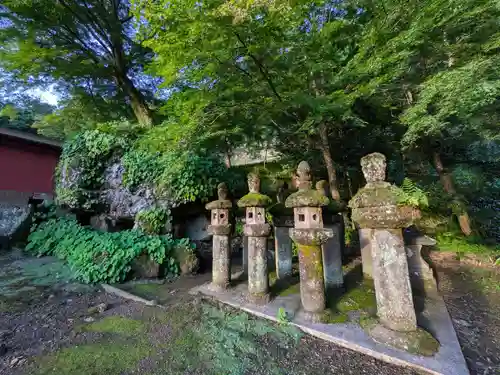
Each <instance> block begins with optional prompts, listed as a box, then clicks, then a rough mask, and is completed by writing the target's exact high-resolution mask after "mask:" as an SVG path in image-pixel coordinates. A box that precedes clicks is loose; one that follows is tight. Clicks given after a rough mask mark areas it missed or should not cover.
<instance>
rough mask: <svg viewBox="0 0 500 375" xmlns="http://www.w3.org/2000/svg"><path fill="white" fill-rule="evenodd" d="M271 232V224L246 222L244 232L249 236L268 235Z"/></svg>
mask: <svg viewBox="0 0 500 375" xmlns="http://www.w3.org/2000/svg"><path fill="white" fill-rule="evenodd" d="M270 232H271V226H270V225H269V224H266V223H264V224H245V225H244V226H243V234H244V235H245V236H247V237H267V236H269V233H270Z"/></svg>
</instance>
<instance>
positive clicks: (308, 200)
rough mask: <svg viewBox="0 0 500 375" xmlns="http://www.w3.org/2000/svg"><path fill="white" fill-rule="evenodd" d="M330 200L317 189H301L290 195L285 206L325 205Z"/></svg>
mask: <svg viewBox="0 0 500 375" xmlns="http://www.w3.org/2000/svg"><path fill="white" fill-rule="evenodd" d="M329 202H330V200H329V199H328V198H327V197H325V196H324V195H323V194H321V192H319V191H317V190H299V191H297V192H296V193H293V194H292V195H290V196H289V197H288V198H287V199H286V201H285V207H288V208H294V207H323V206H326V205H328V203H329Z"/></svg>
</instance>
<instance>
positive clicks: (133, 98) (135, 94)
mask: <svg viewBox="0 0 500 375" xmlns="http://www.w3.org/2000/svg"><path fill="white" fill-rule="evenodd" d="M116 80H117V82H118V86H120V88H121V89H122V90H123V91H124V92H125V93H126V94H127V95H128V97H129V99H130V105H131V106H132V111H133V112H134V115H135V117H136V118H137V121H138V122H139V124H140V125H142V126H144V127H151V126H152V125H153V113H152V112H151V110H150V109H149V107H148V105H147V103H146V100H145V99H144V96H143V95H142V93H141V92H140V91H139V90H138V89H137V88H136V87H135V86H134V83H133V82H132V81H131V80H130V78H128V77H127V75H126V74H123V75H122V74H117V77H116Z"/></svg>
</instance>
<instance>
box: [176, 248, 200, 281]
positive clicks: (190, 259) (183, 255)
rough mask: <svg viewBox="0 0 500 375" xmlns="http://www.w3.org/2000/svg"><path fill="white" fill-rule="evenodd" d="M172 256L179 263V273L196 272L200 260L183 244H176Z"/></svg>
mask: <svg viewBox="0 0 500 375" xmlns="http://www.w3.org/2000/svg"><path fill="white" fill-rule="evenodd" d="M174 258H175V260H176V261H177V263H179V268H180V269H181V275H188V274H191V273H196V271H198V268H199V267H200V260H199V259H198V257H197V256H196V254H195V252H194V251H193V250H192V249H189V248H186V247H185V246H176V247H175V248H174Z"/></svg>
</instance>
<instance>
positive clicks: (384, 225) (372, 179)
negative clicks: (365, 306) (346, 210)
mask: <svg viewBox="0 0 500 375" xmlns="http://www.w3.org/2000/svg"><path fill="white" fill-rule="evenodd" d="M361 167H362V170H363V174H364V176H365V179H366V186H365V187H363V188H361V189H360V190H359V191H358V193H357V194H356V195H355V196H354V197H353V198H352V199H351V201H350V202H349V206H350V207H351V208H352V219H353V220H354V221H355V222H356V223H357V224H358V225H359V227H360V228H361V229H363V228H370V229H372V231H371V241H370V242H371V255H372V261H373V264H372V267H373V269H372V272H373V281H374V284H375V294H376V297H377V315H378V317H379V319H380V321H381V323H382V324H383V325H384V326H386V327H387V328H389V329H392V330H394V331H415V330H416V329H417V320H416V316H415V308H414V305H413V298H412V291H411V286H410V278H409V274H408V263H407V258H406V252H405V246H404V241H403V232H402V229H403V228H405V227H408V226H410V225H411V223H412V219H413V218H412V212H411V211H408V210H407V209H406V208H405V207H401V206H399V205H398V195H397V190H398V188H397V187H396V186H394V185H391V184H390V183H388V182H386V181H385V170H386V159H385V156H384V155H382V154H380V153H373V154H369V155H366V156H364V157H363V158H362V159H361Z"/></svg>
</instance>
